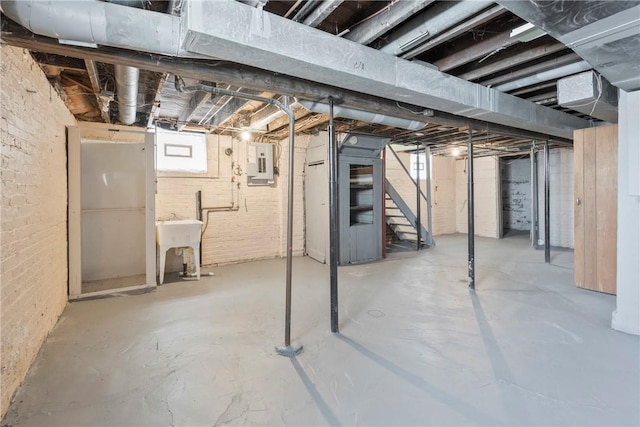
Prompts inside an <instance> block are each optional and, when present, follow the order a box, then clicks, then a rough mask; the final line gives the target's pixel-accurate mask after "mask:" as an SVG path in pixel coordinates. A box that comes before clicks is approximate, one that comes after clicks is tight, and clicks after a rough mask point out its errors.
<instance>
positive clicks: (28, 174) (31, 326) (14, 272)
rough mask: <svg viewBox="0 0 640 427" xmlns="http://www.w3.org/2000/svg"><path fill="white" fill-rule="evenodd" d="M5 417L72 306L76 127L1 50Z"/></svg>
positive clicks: (49, 92)
mask: <svg viewBox="0 0 640 427" xmlns="http://www.w3.org/2000/svg"><path fill="white" fill-rule="evenodd" d="M0 64H1V65H0V67H1V68H0V76H1V79H0V80H1V83H0V117H1V119H0V120H1V121H0V135H1V136H2V145H1V147H2V152H1V158H2V168H1V171H2V172H1V178H2V185H1V189H2V190H1V192H2V202H1V203H2V205H1V212H2V218H1V230H0V239H1V240H2V241H1V245H0V246H1V247H2V253H1V268H0V276H1V277H0V280H1V283H2V289H1V291H0V310H1V313H0V322H1V328H2V329H1V330H2V334H1V335H2V348H1V351H0V390H1V393H0V412H1V415H2V416H4V414H5V412H6V411H7V408H8V405H9V401H10V399H11V396H12V395H13V393H14V391H15V390H16V388H17V387H18V386H19V385H20V383H21V382H22V380H23V379H24V376H25V374H26V373H27V370H28V369H29V366H30V365H31V363H32V361H33V360H34V358H35V357H36V355H37V353H38V350H39V349H40V346H41V345H42V342H43V341H44V339H45V338H46V336H47V334H48V333H49V331H50V330H51V328H52V327H53V326H54V325H55V324H56V321H57V320H58V317H59V316H60V313H61V312H62V310H63V309H64V307H65V304H66V301H67V172H66V160H67V159H66V134H65V126H67V125H73V124H75V119H74V118H73V116H72V115H71V114H70V113H69V111H68V110H67V108H66V107H65V105H64V103H63V101H62V100H61V99H60V98H59V96H58V95H57V93H56V92H55V91H54V90H53V89H52V88H51V86H50V85H49V83H48V81H47V79H46V77H45V76H44V74H43V73H42V71H41V70H40V68H39V67H38V65H37V64H36V63H35V62H34V61H33V60H32V58H31V56H30V55H29V54H28V53H27V52H26V51H23V50H22V49H18V48H14V47H8V46H3V45H0Z"/></svg>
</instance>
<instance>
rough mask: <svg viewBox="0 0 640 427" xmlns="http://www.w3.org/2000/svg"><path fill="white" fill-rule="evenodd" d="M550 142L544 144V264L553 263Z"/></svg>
mask: <svg viewBox="0 0 640 427" xmlns="http://www.w3.org/2000/svg"><path fill="white" fill-rule="evenodd" d="M549 169H550V168H549V141H545V142H544V262H546V263H547V264H550V263H551V232H550V230H551V227H550V225H549V218H550V216H551V215H550V209H549V187H550V183H549Z"/></svg>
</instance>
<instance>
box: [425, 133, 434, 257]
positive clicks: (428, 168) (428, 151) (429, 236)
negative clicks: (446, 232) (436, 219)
mask: <svg viewBox="0 0 640 427" xmlns="http://www.w3.org/2000/svg"><path fill="white" fill-rule="evenodd" d="M424 157H425V159H426V160H425V174H426V186H427V188H426V194H427V197H426V198H427V246H428V247H432V246H433V230H432V227H433V225H432V222H433V221H432V217H431V149H430V148H429V147H427V146H425V147H424Z"/></svg>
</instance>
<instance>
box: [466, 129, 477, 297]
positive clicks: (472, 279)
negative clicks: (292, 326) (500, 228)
mask: <svg viewBox="0 0 640 427" xmlns="http://www.w3.org/2000/svg"><path fill="white" fill-rule="evenodd" d="M467 179H468V182H467V191H468V193H467V200H468V202H467V211H468V214H469V218H468V222H469V227H468V228H469V229H468V234H467V236H468V240H469V259H468V261H469V289H475V288H476V271H475V268H476V260H475V227H474V225H475V224H474V221H475V218H474V206H473V131H472V129H471V125H469V140H468V142H467Z"/></svg>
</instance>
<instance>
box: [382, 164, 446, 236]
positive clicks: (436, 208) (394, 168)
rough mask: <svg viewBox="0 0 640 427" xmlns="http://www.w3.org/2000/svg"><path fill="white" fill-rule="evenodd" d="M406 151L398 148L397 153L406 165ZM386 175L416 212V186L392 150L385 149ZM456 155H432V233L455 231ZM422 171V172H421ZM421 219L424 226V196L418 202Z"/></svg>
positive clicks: (424, 184)
mask: <svg viewBox="0 0 640 427" xmlns="http://www.w3.org/2000/svg"><path fill="white" fill-rule="evenodd" d="M410 156H411V155H410V154H409V153H403V152H399V153H398V157H400V160H401V161H402V164H404V166H405V167H406V168H407V169H409V167H410V159H411V157H410ZM386 159H387V161H386V176H387V179H389V181H390V182H391V184H392V185H393V187H394V188H395V189H396V190H397V191H398V193H399V194H400V196H401V197H402V198H403V199H404V201H405V202H406V203H407V205H408V206H409V208H410V209H411V210H412V211H413V212H414V213H415V211H416V210H415V207H416V187H415V183H414V182H412V181H411V179H409V177H408V176H407V174H406V172H405V171H404V170H403V169H402V166H401V165H400V163H399V162H398V160H397V159H396V158H395V156H394V155H393V153H390V152H387V158H386ZM454 163H455V159H454V158H453V157H443V156H433V161H432V165H431V166H432V174H431V177H432V179H431V198H432V207H431V214H432V226H433V235H434V236H438V235H441V234H450V233H455V232H456V225H455V168H454ZM423 175H424V173H423ZM425 179H426V177H421V180H420V186H421V189H422V192H423V193H424V192H425V191H426V181H425ZM420 209H422V213H421V218H420V219H421V222H422V224H423V225H424V227H425V229H426V228H428V227H427V213H426V212H427V211H426V203H425V202H424V200H423V201H422V203H421V204H420Z"/></svg>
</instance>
